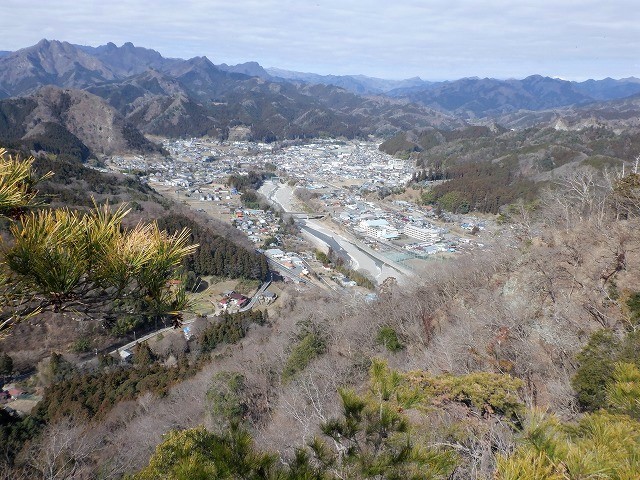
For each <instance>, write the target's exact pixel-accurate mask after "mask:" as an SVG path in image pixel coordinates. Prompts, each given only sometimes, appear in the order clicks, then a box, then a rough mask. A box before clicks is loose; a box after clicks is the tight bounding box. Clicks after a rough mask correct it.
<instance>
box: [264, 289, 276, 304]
mask: <svg viewBox="0 0 640 480" xmlns="http://www.w3.org/2000/svg"><path fill="white" fill-rule="evenodd" d="M276 298H278V296H277V295H276V294H275V293H273V292H270V291H269V290H265V291H264V292H262V298H261V300H262V301H263V302H264V303H266V304H267V305H269V304H271V303H273V302H275V300H276Z"/></svg>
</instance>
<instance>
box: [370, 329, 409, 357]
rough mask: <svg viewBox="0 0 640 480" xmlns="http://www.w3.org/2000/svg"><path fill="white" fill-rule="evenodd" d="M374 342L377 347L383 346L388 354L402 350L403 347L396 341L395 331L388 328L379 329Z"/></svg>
mask: <svg viewBox="0 0 640 480" xmlns="http://www.w3.org/2000/svg"><path fill="white" fill-rule="evenodd" d="M376 342H377V343H378V345H384V346H385V347H386V349H387V350H389V351H390V352H397V351H399V350H402V349H403V348H404V345H402V343H400V340H399V339H398V334H397V333H396V331H395V330H394V329H393V328H391V327H388V326H385V327H380V329H379V330H378V336H377V337H376Z"/></svg>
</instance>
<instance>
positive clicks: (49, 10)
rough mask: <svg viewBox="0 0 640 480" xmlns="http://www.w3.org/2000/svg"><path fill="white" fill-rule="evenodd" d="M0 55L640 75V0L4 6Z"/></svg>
mask: <svg viewBox="0 0 640 480" xmlns="http://www.w3.org/2000/svg"><path fill="white" fill-rule="evenodd" d="M0 11H1V12H2V39H1V40H0V50H10V51H13V50H18V49H20V48H24V47H27V46H30V45H34V44H35V43H37V42H38V41H39V40H41V39H42V38H47V39H49V40H63V41H68V42H70V43H75V44H82V45H91V46H98V45H103V44H105V43H107V42H113V43H115V44H116V45H118V46H120V45H122V44H123V43H125V42H132V43H133V44H134V45H136V46H140V47H146V48H152V49H154V50H157V51H159V52H160V53H161V54H162V55H163V56H165V57H177V58H191V57H194V56H201V55H206V56H207V57H208V58H209V59H210V60H211V61H212V62H214V63H216V64H219V63H227V64H230V65H231V64H237V63H242V62H247V61H257V62H259V63H260V64H261V65H262V66H263V67H278V68H284V69H287V70H295V71H301V72H313V73H320V74H325V75H326V74H334V75H348V74H363V75H367V76H373V77H380V78H390V79H401V78H410V77H415V76H419V77H421V78H422V79H424V80H453V79H457V78H462V77H471V76H477V77H492V78H524V77H526V76H528V75H532V74H541V75H548V76H551V77H558V78H564V79H568V80H585V79H588V78H596V79H599V78H605V77H613V78H623V77H628V76H637V77H640V5H639V4H638V0H579V1H574V0H538V1H527V2H523V1H520V0H511V1H498V0H447V1H442V0H422V1H420V0H369V1H364V0H295V1H294V0H208V1H207V0H183V1H165V0H158V1H145V0H128V1H120V0H118V1H110V0H99V1H94V0H85V1H78V0H44V1H42V0H41V1H33V0H32V1H30V0H0Z"/></svg>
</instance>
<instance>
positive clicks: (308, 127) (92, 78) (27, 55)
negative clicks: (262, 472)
mask: <svg viewBox="0 0 640 480" xmlns="http://www.w3.org/2000/svg"><path fill="white" fill-rule="evenodd" d="M44 86H56V87H59V88H63V89H79V90H86V91H88V92H90V93H92V94H94V95H97V96H98V97H101V98H102V99H103V100H104V101H106V102H107V103H108V105H109V106H110V107H112V108H114V109H115V110H116V111H117V113H118V114H119V116H120V117H121V118H122V119H123V120H124V121H125V123H126V124H127V125H131V126H132V127H134V128H136V129H138V130H140V131H142V132H145V133H153V134H157V135H166V136H185V135H186V136H194V135H211V136H215V137H218V138H227V137H228V136H229V134H230V132H231V131H233V130H235V129H237V128H238V127H239V128H241V129H242V130H243V131H245V132H249V133H248V134H247V138H248V139H252V140H266V141H272V140H276V139H283V138H304V137H315V136H319V135H329V136H344V137H349V138H351V137H363V136H366V135H370V134H374V135H385V136H386V135H392V134H394V133H396V132H398V131H400V130H407V129H413V128H425V127H435V128H444V129H447V128H457V127H461V126H465V125H466V124H467V122H472V123H477V122H479V121H480V122H481V121H488V120H487V119H489V120H490V119H492V118H493V119H496V118H506V116H510V115H511V116H513V115H515V114H519V115H520V117H519V118H522V119H524V118H525V117H526V120H524V121H525V122H528V121H530V120H532V119H534V118H538V117H539V116H540V115H542V116H543V117H544V120H545V121H548V120H550V119H552V118H553V115H552V114H550V113H544V114H538V112H551V111H552V110H554V109H558V108H560V109H566V108H569V107H579V106H585V105H591V104H596V103H597V102H602V101H603V100H605V101H608V100H612V99H619V98H622V97H627V96H629V95H634V94H637V93H640V80H638V79H635V78H628V79H621V80H614V79H604V80H589V81H586V82H569V81H565V80H560V79H554V78H549V77H542V76H540V75H532V76H530V77H527V78H525V79H522V80H515V79H512V80H497V79H489V78H485V79H480V78H466V79H460V80H456V81H447V82H427V81H424V80H422V79H420V78H418V77H415V78H411V79H406V80H385V79H380V78H373V77H367V76H364V75H346V76H338V75H324V76H323V75H316V74H308V73H301V72H290V71H286V70H279V69H264V68H263V67H262V66H260V65H259V64H258V63H256V62H246V63H243V64H239V65H226V64H221V65H215V64H214V63H213V62H212V61H211V60H209V59H208V58H207V57H204V56H201V57H194V58H191V59H188V60H183V59H175V58H174V59H170V58H164V57H163V56H162V55H161V54H160V53H158V52H157V51H155V50H151V49H147V48H142V47H136V46H134V45H133V44H132V43H130V42H127V43H125V44H123V45H122V46H120V47H118V46H116V45H115V44H113V43H107V44H106V45H102V46H99V47H89V46H79V45H73V44H70V43H68V42H61V41H57V40H42V41H40V42H38V43H37V44H36V45H34V46H31V47H27V48H24V49H21V50H18V51H15V52H11V53H8V54H6V55H4V56H0V98H7V97H18V96H29V95H35V94H37V92H39V90H40V89H41V88H42V87H44ZM114 118H115V117H114ZM483 119H484V120H483ZM7 121H8V120H7ZM516 123H517V122H516ZM65 128H66V127H65ZM98 144H100V145H98ZM94 147H97V151H107V150H109V149H110V148H111V147H110V146H109V145H106V144H101V142H100V141H97V143H96V145H95V146H94Z"/></svg>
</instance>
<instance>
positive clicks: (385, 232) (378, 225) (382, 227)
mask: <svg viewBox="0 0 640 480" xmlns="http://www.w3.org/2000/svg"><path fill="white" fill-rule="evenodd" d="M359 226H360V228H361V229H362V230H363V231H364V233H365V234H366V235H369V236H370V237H374V238H383V239H386V240H391V239H394V238H398V237H399V236H400V233H399V232H398V230H397V229H396V228H395V227H392V226H391V225H389V222H387V221H386V220H385V219H384V218H376V219H374V220H362V221H361V222H360V225H359Z"/></svg>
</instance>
